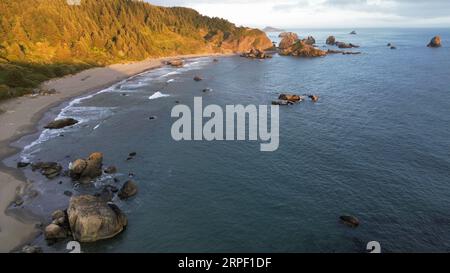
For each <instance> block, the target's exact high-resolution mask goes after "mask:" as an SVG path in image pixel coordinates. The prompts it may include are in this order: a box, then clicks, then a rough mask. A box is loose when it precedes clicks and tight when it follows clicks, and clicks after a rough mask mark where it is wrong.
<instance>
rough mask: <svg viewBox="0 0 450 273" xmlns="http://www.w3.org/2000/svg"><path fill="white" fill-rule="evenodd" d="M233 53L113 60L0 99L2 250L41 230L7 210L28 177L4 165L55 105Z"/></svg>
mask: <svg viewBox="0 0 450 273" xmlns="http://www.w3.org/2000/svg"><path fill="white" fill-rule="evenodd" d="M232 55H234V54H221V53H210V54H191V55H181V56H172V57H163V58H155V59H147V60H144V61H139V62H129V63H121V64H113V65H109V66H106V67H97V68H91V69H87V70H84V71H81V72H79V73H77V74H74V75H68V76H65V77H62V78H56V79H52V80H49V81H47V82H44V83H42V85H41V86H42V88H43V89H48V90H51V89H54V90H56V94H52V95H49V96H40V95H39V96H23V97H18V98H14V99H10V100H7V101H4V102H0V109H2V110H4V111H5V112H4V113H1V114H0V124H2V128H1V130H0V253H2V252H10V251H11V250H14V249H15V248H17V247H18V246H21V245H23V244H25V243H26V242H27V241H30V240H31V239H33V238H34V237H35V236H36V235H37V234H38V233H39V231H38V230H37V229H36V228H35V225H36V223H35V222H34V221H33V220H31V219H25V220H26V221H24V219H21V220H18V219H17V218H15V217H14V216H10V215H8V213H7V209H8V207H9V206H10V204H11V203H12V202H14V200H15V199H16V197H17V193H16V192H17V190H18V189H20V188H21V187H23V186H24V185H25V184H26V178H25V176H24V175H23V173H22V172H21V171H20V170H19V169H15V168H10V167H7V166H5V165H4V163H3V161H4V160H5V159H6V158H7V157H9V156H12V155H14V154H17V153H18V152H19V151H20V148H18V147H14V146H12V144H13V143H14V142H16V141H18V140H19V139H21V138H22V137H24V136H26V135H31V134H35V133H37V132H39V131H40V130H41V128H38V127H37V126H38V123H39V121H40V120H41V119H42V118H43V117H44V115H45V114H46V113H47V112H48V111H49V110H50V109H52V108H54V107H56V106H58V105H60V104H62V103H64V102H66V101H68V100H71V99H73V98H76V97H78V96H81V95H83V94H88V93H92V92H96V91H100V90H102V89H104V88H107V87H109V86H111V85H113V84H115V83H117V82H120V81H122V80H125V79H127V78H130V77H132V76H135V75H137V74H140V73H143V72H146V71H149V70H153V69H157V68H161V67H163V66H164V62H165V61H168V60H173V59H178V58H183V59H192V58H200V57H214V56H217V57H224V56H232Z"/></svg>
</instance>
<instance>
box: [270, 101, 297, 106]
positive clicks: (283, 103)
mask: <svg viewBox="0 0 450 273" xmlns="http://www.w3.org/2000/svg"><path fill="white" fill-rule="evenodd" d="M293 104H294V103H293V102H292V101H287V100H274V101H272V105H280V106H283V105H293Z"/></svg>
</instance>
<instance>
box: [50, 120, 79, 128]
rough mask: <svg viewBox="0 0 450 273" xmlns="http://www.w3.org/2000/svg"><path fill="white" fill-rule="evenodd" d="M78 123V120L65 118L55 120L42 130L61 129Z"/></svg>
mask: <svg viewBox="0 0 450 273" xmlns="http://www.w3.org/2000/svg"><path fill="white" fill-rule="evenodd" d="M77 123H78V120H76V119H73V118H65V119H57V120H54V121H52V122H50V123H49V124H47V125H46V126H45V127H44V128H45V129H52V130H53V129H61V128H64V127H68V126H72V125H75V124H77Z"/></svg>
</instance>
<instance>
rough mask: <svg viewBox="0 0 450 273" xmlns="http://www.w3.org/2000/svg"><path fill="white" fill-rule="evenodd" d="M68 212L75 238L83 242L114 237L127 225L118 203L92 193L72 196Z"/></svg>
mask: <svg viewBox="0 0 450 273" xmlns="http://www.w3.org/2000/svg"><path fill="white" fill-rule="evenodd" d="M67 214H68V216H69V224H70V228H71V230H72V235H73V237H74V239H75V240H77V241H79V242H83V243H88V242H96V241H99V240H104V239H109V238H112V237H114V236H116V235H117V234H119V233H120V232H122V231H123V230H124V228H125V227H126V226H127V218H126V216H125V215H124V214H123V212H122V211H121V210H120V209H119V208H118V207H117V206H116V205H114V204H112V203H108V202H106V201H104V200H102V199H101V198H97V197H95V196H92V195H82V196H77V197H72V198H71V199H70V204H69V208H68V209H67Z"/></svg>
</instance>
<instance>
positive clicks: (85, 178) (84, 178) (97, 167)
mask: <svg viewBox="0 0 450 273" xmlns="http://www.w3.org/2000/svg"><path fill="white" fill-rule="evenodd" d="M102 166H103V154H102V153H99V152H96V153H92V154H91V155H90V156H89V157H88V158H87V159H86V160H85V159H77V160H75V161H74V162H72V163H71V164H70V166H69V175H70V177H72V178H73V179H75V180H80V181H81V182H82V183H86V182H90V180H92V179H95V178H97V177H99V176H101V175H102Z"/></svg>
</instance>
